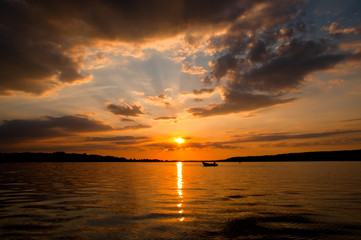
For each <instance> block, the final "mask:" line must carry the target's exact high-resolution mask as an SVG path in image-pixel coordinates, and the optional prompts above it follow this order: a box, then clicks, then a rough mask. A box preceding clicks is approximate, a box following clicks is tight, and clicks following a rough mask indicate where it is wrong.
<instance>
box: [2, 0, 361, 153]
mask: <svg viewBox="0 0 361 240" xmlns="http://www.w3.org/2000/svg"><path fill="white" fill-rule="evenodd" d="M180 139H183V140H181V141H180ZM351 149H361V1H358V0H354V1H353V0H347V1H339V0H310V1H303V0H272V1H266V0H253V1H251V0H222V1H219V0H204V1H201V0H173V1H168V0H147V1H145V0H132V1H113V0H105V1H104V0H102V1H100V0H92V1H75V0H63V1H45V0H44V1H42V0H32V1H25V0H3V1H0V152H56V151H65V152H69V153H87V154H100V155H111V156H118V157H126V158H136V159H141V158H149V159H155V158H156V159H162V160H206V159H208V160H217V159H225V158H228V157H234V156H253V155H268V154H280V153H291V152H305V151H332V150H351Z"/></svg>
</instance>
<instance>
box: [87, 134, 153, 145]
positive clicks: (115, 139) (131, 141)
mask: <svg viewBox="0 0 361 240" xmlns="http://www.w3.org/2000/svg"><path fill="white" fill-rule="evenodd" d="M149 140H150V138H149V137H134V136H112V137H91V138H87V139H86V141H87V142H111V143H113V144H116V145H136V144H140V143H143V142H146V141H149Z"/></svg>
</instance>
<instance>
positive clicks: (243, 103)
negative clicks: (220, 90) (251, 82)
mask: <svg viewBox="0 0 361 240" xmlns="http://www.w3.org/2000/svg"><path fill="white" fill-rule="evenodd" d="M225 91H226V93H225V94H224V96H225V100H224V103H219V104H210V105H208V106H207V107H196V108H189V109H188V110H187V111H188V112H189V113H191V114H192V115H193V116H196V117H209V116H215V115H225V114H230V113H237V112H241V111H251V110H256V109H260V108H265V107H270V106H273V105H277V104H283V103H287V102H292V101H294V100H295V99H294V98H289V99H282V98H280V97H279V96H277V95H276V96H269V95H263V94H251V93H247V92H239V91H235V90H232V89H226V90H225Z"/></svg>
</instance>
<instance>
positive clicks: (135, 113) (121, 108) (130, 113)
mask: <svg viewBox="0 0 361 240" xmlns="http://www.w3.org/2000/svg"><path fill="white" fill-rule="evenodd" d="M106 108H107V109H108V110H109V111H110V112H111V113H113V114H115V115H121V116H127V117H139V115H142V114H144V113H143V110H142V106H139V105H136V104H133V105H131V106H129V105H127V104H123V105H116V104H113V103H109V104H107V105H106Z"/></svg>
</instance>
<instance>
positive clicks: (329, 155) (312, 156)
mask: <svg viewBox="0 0 361 240" xmlns="http://www.w3.org/2000/svg"><path fill="white" fill-rule="evenodd" d="M221 161H224V162H294V161H301V162H302V161H361V150H345V151H324V152H304V153H286V154H278V155H265V156H248V157H231V158H228V159H226V160H221Z"/></svg>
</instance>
